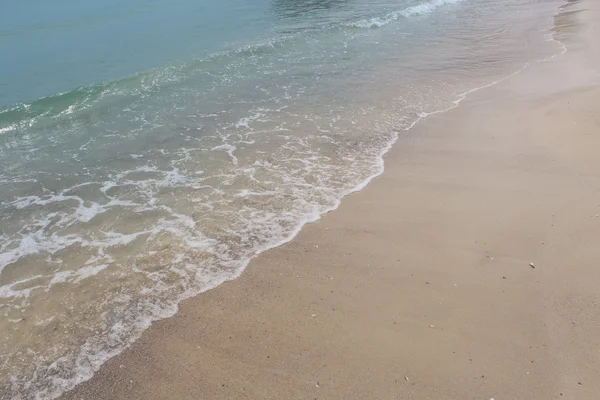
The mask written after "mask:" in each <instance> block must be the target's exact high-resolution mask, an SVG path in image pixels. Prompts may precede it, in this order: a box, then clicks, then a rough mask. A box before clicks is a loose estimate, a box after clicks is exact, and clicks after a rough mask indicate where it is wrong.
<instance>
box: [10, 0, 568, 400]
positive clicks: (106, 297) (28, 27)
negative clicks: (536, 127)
mask: <svg viewBox="0 0 600 400" xmlns="http://www.w3.org/2000/svg"><path fill="white" fill-rule="evenodd" d="M35 3H36V7H32V5H31V4H28V6H27V7H26V8H25V5H23V4H21V3H18V4H17V3H16V2H14V4H10V5H9V6H8V7H9V10H10V11H11V12H8V13H3V14H2V15H1V16H0V27H1V28H0V54H2V56H3V60H10V62H8V63H6V62H3V63H0V110H1V111H0V239H1V240H0V312H1V313H2V320H0V334H1V335H2V339H3V340H2V342H1V343H0V355H1V357H2V360H3V362H2V364H1V365H0V396H1V397H0V398H53V397H56V396H57V395H59V394H60V393H62V392H63V391H65V390H68V389H69V388H71V387H73V385H75V384H76V383H78V382H81V381H83V380H85V379H89V378H90V377H91V376H92V374H93V373H94V371H96V370H97V368H98V367H99V366H100V365H101V364H102V363H103V362H104V361H105V360H106V359H107V358H109V357H111V356H113V355H115V354H118V353H119V352H120V351H122V350H123V349H124V348H125V347H126V346H127V345H128V344H129V343H131V341H132V340H135V338H136V337H138V336H139V334H140V333H141V332H142V331H143V330H144V329H146V328H147V327H148V326H149V325H150V324H151V322H152V321H153V320H156V319H160V318H164V317H167V316H170V315H172V314H174V313H175V312H176V309H177V303H178V302H179V301H181V300H182V299H184V298H187V297H190V296H193V295H196V294H198V293H201V292H202V291H205V290H208V289H210V288H213V287H215V286H217V285H219V284H220V283H222V282H223V281H225V280H229V279H233V278H235V277H237V276H238V275H239V274H240V273H241V271H242V270H243V269H244V267H245V266H246V265H247V263H248V261H249V260H250V259H251V258H252V257H253V256H254V255H256V254H257V253H259V252H261V251H264V250H265V249H268V248H271V247H273V246H276V245H278V244H280V243H282V242H284V241H286V240H289V239H290V238H291V237H293V236H294V235H295V234H296V233H297V231H298V230H299V229H300V228H301V227H302V226H303V225H304V224H305V223H306V222H309V221H313V220H315V219H317V218H318V217H319V216H320V215H321V214H322V213H324V212H327V211H328V210H331V209H334V208H335V207H337V205H338V203H339V201H340V199H341V198H342V197H343V196H344V195H346V194H348V193H350V192H351V191H354V190H357V189H358V188H360V187H361V186H362V185H364V184H365V183H366V182H368V180H369V179H371V178H372V177H373V176H376V175H377V174H379V173H381V171H382V170H383V162H382V155H383V154H384V153H385V152H386V151H387V150H388V149H389V146H391V145H392V144H393V143H394V141H395V140H396V138H397V135H398V134H399V133H400V132H403V131H404V130H406V129H408V128H409V127H410V126H412V125H413V124H414V123H415V121H417V120H419V119H420V118H422V117H423V116H425V115H426V114H427V113H431V112H435V111H437V110H443V109H446V108H448V107H452V106H453V105H454V104H455V102H456V100H457V99H459V98H460V97H461V95H462V94H463V93H465V92H467V91H469V90H472V89H474V88H476V87H481V86H484V85H487V84H489V83H490V82H493V81H495V80H497V79H500V78H502V77H504V76H507V75H508V74H510V73H513V72H515V71H517V70H519V69H520V68H522V67H523V66H524V65H525V64H526V63H527V62H530V61H532V60H536V59H541V58H544V57H547V56H549V55H551V54H553V53H556V52H557V51H558V49H559V47H560V46H557V45H556V43H553V42H551V41H549V36H548V35H549V30H548V29H549V27H550V24H551V22H552V18H551V17H552V15H553V13H554V12H555V10H556V7H557V5H558V4H560V3H559V2H556V1H549V0H505V1H492V0H463V1H458V0H430V1H425V0H421V1H416V0H408V1H407V0H398V1H372V0H354V1H343V0H311V1H298V0H296V1H293V0H271V1H266V0H265V1H256V2H252V4H251V5H249V4H247V2H242V1H239V0H228V1H220V2H210V1H207V2H200V3H201V4H199V3H198V2H193V1H191V0H178V1H175V2H169V3H167V2H164V1H158V0H155V1H152V2H146V1H133V2H128V6H123V5H122V4H121V2H116V1H109V2H103V3H102V4H91V5H90V4H85V5H83V4H80V2H74V1H66V0H65V1H62V2H61V5H62V6H61V7H59V8H57V6H56V4H53V5H52V6H50V5H48V4H46V2H41V1H36V2H35ZM448 134H449V135H451V134H452V132H448Z"/></svg>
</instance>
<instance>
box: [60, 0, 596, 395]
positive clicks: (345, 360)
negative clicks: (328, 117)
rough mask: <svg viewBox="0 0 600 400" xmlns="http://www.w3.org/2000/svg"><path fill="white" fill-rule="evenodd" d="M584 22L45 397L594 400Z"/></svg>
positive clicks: (588, 26)
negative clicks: (304, 222) (291, 231)
mask: <svg viewBox="0 0 600 400" xmlns="http://www.w3.org/2000/svg"><path fill="white" fill-rule="evenodd" d="M581 10H584V11H581ZM580 11H581V12H580ZM599 18H600V5H599V4H597V3H596V2H594V1H591V0H588V1H582V2H570V3H569V5H568V6H566V7H565V9H564V10H563V13H562V14H561V15H560V16H559V17H557V19H556V29H555V30H556V35H557V37H558V38H559V39H561V40H562V41H563V42H564V43H565V44H566V45H567V47H568V49H569V51H568V52H567V53H566V54H564V55H561V56H558V57H556V58H554V59H552V60H549V61H546V62H543V63H535V64H534V65H532V66H530V67H529V68H528V69H526V70H525V71H523V72H522V73H520V74H518V75H516V76H513V77H511V78H509V79H507V80H505V81H503V82H501V83H499V84H498V85H496V86H494V87H491V88H486V89H482V90H481V91H478V92H476V93H473V94H471V95H470V96H469V97H468V98H467V99H466V100H465V101H463V103H462V104H461V105H460V107H458V108H455V109H453V110H451V111H449V112H446V113H444V114H437V115H434V116H431V117H429V118H427V119H426V120H425V121H423V122H421V123H419V124H418V125H417V126H416V127H415V128H414V129H413V130H411V131H409V132H407V133H405V134H403V135H402V136H401V138H400V139H399V141H398V143H397V144H396V145H395V147H394V148H393V149H392V150H391V151H390V153H388V155H387V156H386V171H385V173H384V174H383V175H382V176H380V177H379V178H377V179H376V180H374V181H373V182H372V183H371V184H370V185H369V186H368V187H367V188H366V189H365V190H364V191H362V192H360V193H357V194H354V195H352V196H349V197H348V198H346V199H344V201H343V203H342V205H341V206H340V208H339V209H338V210H336V211H334V212H332V213H330V214H328V215H326V216H324V217H323V218H322V219H321V220H320V221H318V222H317V223H314V224H311V225H308V226H306V227H305V228H304V229H303V230H302V232H301V233H300V234H299V235H298V236H297V237H296V238H295V239H294V240H293V241H292V242H290V243H289V244H287V245H285V246H282V247H279V248H277V249H274V250H271V251H268V252H266V253H264V254H262V255H260V256H259V257H257V258H256V259H255V260H254V261H253V262H252V263H251V265H250V266H249V267H248V269H247V270H246V272H245V273H244V274H243V276H242V277H241V278H239V279H238V280H236V281H233V282H229V283H226V284H224V285H222V286H220V287H219V288H217V289H215V290H212V291H210V292H208V293H205V294H203V295H200V296H198V297H196V298H193V299H191V300H188V301H186V302H184V303H182V305H181V310H180V312H179V313H178V314H177V315H176V316H175V317H173V318H170V319H167V320H164V321H160V322H158V323H155V324H154V325H153V326H152V328H151V329H149V330H148V331H147V332H146V333H145V334H144V335H143V337H142V338H141V339H140V340H138V341H137V342H136V343H135V344H134V345H133V346H132V347H131V348H130V349H129V350H127V351H126V352H124V353H123V354H121V355H120V356H118V357H116V358H114V359H112V360H110V361H109V362H107V363H106V364H105V365H104V366H103V367H102V369H101V370H100V371H99V372H98V374H97V375H96V376H95V377H94V378H93V379H92V380H90V381H89V382H86V383H84V384H82V385H80V386H79V387H77V388H76V389H74V390H73V391H71V392H70V393H69V394H67V395H66V396H64V398H65V399H94V400H96V399H311V400H312V399H404V400H410V399H419V400H422V399H444V400H445V399H456V400H465V399H483V400H487V399H490V398H494V399H496V400H502V399H510V400H516V399H523V400H531V399H578V400H581V399H600V379H599V376H600V335H599V334H598V332H600V305H599V304H600V290H599V287H600V245H599V244H598V243H599V240H600V156H599V154H598V152H599V151H600V44H599V43H598V41H597V38H599V37H600V27H599V26H598V23H597V21H600V19H599ZM559 48H560V46H559V45H557V51H560V49H559Z"/></svg>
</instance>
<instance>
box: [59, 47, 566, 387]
mask: <svg viewBox="0 0 600 400" xmlns="http://www.w3.org/2000/svg"><path fill="white" fill-rule="evenodd" d="M553 57H555V56H553ZM553 57H552V58H553ZM536 63H537V62H535V61H534V62H532V63H531V64H534V65H535V64H536ZM530 68H531V66H529V68H528V66H525V67H523V69H521V70H519V71H517V72H515V73H512V74H510V75H509V76H507V77H505V78H503V79H501V80H499V81H496V82H494V83H491V84H488V85H485V86H483V87H480V88H476V89H473V90H471V91H468V92H466V93H465V96H464V97H461V98H460V99H458V100H457V101H456V103H455V104H456V105H455V106H453V107H451V108H449V109H447V110H443V111H436V112H433V113H431V114H428V117H429V116H433V115H434V114H435V115H436V117H435V118H437V119H438V120H436V121H433V122H430V120H431V119H432V118H421V119H418V120H417V121H415V122H414V123H413V125H412V126H411V130H412V131H413V133H412V135H411V137H410V138H403V139H405V140H404V141H406V140H408V141H412V142H419V139H418V138H416V136H419V135H420V134H425V133H426V132H428V131H429V130H432V131H434V132H435V131H436V130H438V131H439V124H440V121H439V119H442V120H443V119H454V120H455V119H456V116H452V115H451V116H449V117H448V114H449V113H454V112H455V110H456V109H457V107H458V105H459V104H460V103H461V102H462V101H463V100H465V102H466V103H469V106H472V104H473V103H477V101H482V100H481V99H480V97H483V98H486V95H485V94H481V92H482V90H481V89H488V88H491V87H494V86H496V85H498V84H500V83H504V82H505V81H507V80H512V79H513V78H514V77H515V76H517V75H519V74H521V73H523V71H524V70H530ZM475 92H478V93H477V94H474V93H475ZM471 94H473V97H477V98H472V96H471ZM467 95H468V96H469V97H467ZM461 109H462V108H461ZM464 113H467V114H468V112H467V111H461V112H460V113H459V114H464ZM421 121H423V122H422V123H421V124H419V122H421ZM454 122H455V121H454ZM414 129H417V130H418V131H419V133H414V132H415V131H414ZM424 136H426V135H424ZM397 141H398V138H397V139H396V140H395V141H394V143H395V142H397ZM394 143H392V144H391V145H390V146H389V149H387V151H386V152H385V153H384V154H383V155H382V157H386V158H388V157H389V158H392V157H393V158H394V159H393V160H392V162H395V163H398V159H397V158H398V155H397V154H394V155H390V153H392V152H395V153H403V152H405V151H406V150H405V149H398V148H397V147H398V146H394ZM393 146H394V148H392V147H393ZM420 150H423V149H420ZM413 161H414V160H413ZM386 164H387V161H386ZM384 172H385V173H386V174H388V172H387V168H386V171H384V170H383V168H382V171H381V172H380V173H379V174H376V175H374V176H372V177H371V178H369V179H367V180H366V182H365V183H363V184H362V185H358V186H357V188H356V189H355V190H353V191H351V192H349V193H348V194H346V195H345V196H344V197H343V200H344V201H343V202H341V200H340V203H338V204H337V207H336V208H334V209H333V210H331V211H335V213H331V211H327V212H326V213H324V214H321V215H320V216H319V218H317V219H316V220H315V221H316V222H315V221H310V222H308V223H306V224H304V225H303V226H302V227H301V228H300V229H299V230H298V232H296V234H294V235H293V236H292V237H291V238H290V239H289V240H286V241H285V242H283V243H281V244H279V245H277V246H276V247H274V248H269V249H266V250H264V251H261V252H260V253H258V254H260V255H258V254H257V256H255V258H253V259H252V260H251V261H250V263H251V264H261V263H266V264H267V265H268V264H270V263H279V262H282V261H288V259H289V258H290V257H294V256H297V255H298V254H297V252H298V248H300V247H302V246H306V243H307V240H308V243H310V244H312V243H314V242H318V241H314V240H310V238H311V237H321V236H322V235H324V234H326V231H328V230H330V229H333V228H331V227H328V226H327V225H328V224H329V222H327V223H322V221H323V220H324V219H325V218H330V219H333V217H330V215H333V214H336V213H338V212H339V210H340V208H341V207H345V208H346V209H349V208H352V207H354V206H355V205H354V206H353V205H352V204H350V205H346V204H345V203H346V202H347V201H348V200H349V199H352V200H353V202H352V203H357V202H359V200H356V197H358V196H361V195H363V193H364V192H365V191H367V190H369V189H370V188H371V185H374V184H375V182H377V181H379V179H380V178H381V177H383V176H385V175H386V174H384ZM375 178H378V179H377V180H375ZM367 185H369V186H368V187H367ZM379 186H381V185H379ZM363 189H364V190H363ZM371 191H377V189H372V190H371ZM350 194H352V195H353V196H349V195H350ZM386 196H387V195H386ZM363 197H365V196H363ZM371 197H373V196H372V195H371ZM387 197H389V196H387ZM340 204H341V206H340ZM345 214H346V216H348V214H352V212H350V213H348V212H347V211H346V212H345ZM338 217H339V216H338ZM336 219H337V220H339V218H336ZM336 223H337V224H338V225H337V228H338V229H341V230H342V231H349V230H352V228H351V227H349V226H348V224H347V223H346V222H340V221H337V222H336ZM323 225H325V226H324V227H323ZM334 225H335V223H334ZM340 226H343V228H340ZM350 226H352V227H356V228H360V227H361V225H356V226H353V225H352V224H350ZM379 228H381V226H379V227H378V229H379ZM305 230H308V231H309V232H304V231H305ZM300 237H301V238H300ZM296 241H298V242H300V243H295V242H296ZM324 242H326V241H324ZM319 244H320V242H319ZM315 246H316V247H315V248H318V245H315ZM334 247H335V246H334ZM267 250H269V251H267ZM304 252H308V250H304ZM310 252H311V253H312V252H313V250H311V251H310ZM271 253H275V254H271ZM412 256H413V257H414V256H415V255H414V254H412ZM323 257H324V255H323V254H321V252H317V254H314V255H313V254H310V256H309V258H310V259H311V260H312V261H316V262H320V263H321V262H322V261H324V260H323ZM300 258H303V257H300ZM265 259H266V260H265ZM327 259H328V257H325V260H327ZM329 261H331V260H329ZM247 267H248V266H246V268H247ZM296 267H299V266H296ZM246 268H244V269H243V270H242V271H241V273H243V275H242V276H241V277H240V278H237V279H236V280H233V281H227V282H225V283H223V284H221V285H219V286H218V287H216V288H213V289H210V291H208V292H204V293H202V296H196V297H193V298H190V299H188V300H185V301H184V302H182V303H181V304H180V311H179V312H178V313H177V314H176V315H175V316H173V317H171V318H169V319H167V320H160V321H157V322H154V323H153V326H152V327H151V328H149V329H148V330H147V331H145V332H144V333H143V334H142V336H143V337H142V339H141V340H138V341H136V342H135V343H134V344H133V345H132V346H131V348H130V349H128V350H125V352H124V353H122V354H120V355H118V356H116V357H114V358H112V359H111V360H109V361H108V362H107V363H106V364H105V365H104V366H102V368H101V370H100V373H98V374H97V375H96V376H94V377H93V378H92V379H91V380H90V381H88V382H87V383H83V384H81V385H79V386H78V387H77V388H75V389H74V390H73V391H71V392H69V393H67V394H66V395H65V396H64V398H149V397H147V395H148V393H150V392H144V393H142V391H140V390H142V389H140V388H139V387H131V386H132V385H133V383H134V382H136V383H137V384H139V385H141V386H144V385H147V386H148V387H150V386H152V385H154V383H153V382H150V380H152V379H153V377H156V371H155V372H154V373H152V372H149V371H142V370H141V369H142V364H139V362H140V361H143V360H144V357H145V356H144V355H147V354H151V353H154V352H155V351H156V352H159V353H160V352H162V350H161V349H160V342H161V341H160V340H158V339H157V337H160V336H162V337H163V338H165V337H168V331H169V330H172V331H173V332H177V333H179V334H183V335H186V334H189V332H187V333H186V332H184V331H185V330H186V329H188V331H189V330H190V329H191V330H194V329H195V328H194V327H193V326H191V325H193V323H190V321H189V319H190V318H196V317H198V314H199V313H200V314H201V312H200V311H198V310H196V311H192V310H191V309H194V308H195V307H194V306H192V305H191V303H200V305H201V307H207V308H211V307H213V308H214V307H216V309H218V310H216V309H212V310H211V313H215V312H217V311H218V313H226V311H225V310H224V308H226V306H225V305H224V304H227V299H228V298H229V297H230V295H231V294H228V293H227V291H228V290H230V287H231V286H232V285H235V286H236V289H235V290H236V291H235V293H236V294H240V293H241V294H244V295H245V296H250V297H253V296H258V297H259V298H260V290H258V291H257V293H256V294H252V293H250V292H252V290H256V289H263V290H264V289H265V288H257V287H252V290H250V291H248V290H247V288H246V289H245V288H243V286H244V285H248V284H249V282H250V283H251V284H252V282H254V283H255V282H261V283H263V284H264V283H265V282H268V283H269V284H274V283H273V281H272V280H269V279H268V277H269V276H273V275H276V273H275V272H269V273H268V276H267V277H258V276H257V275H258V270H259V269H261V268H264V267H261V265H254V267H252V268H248V270H247V271H246ZM267 268H269V269H272V267H267ZM251 269H253V270H254V271H250V270H251ZM300 269H301V268H300ZM313 269H314V267H313ZM244 271H245V272H244ZM326 272H327V269H325V270H323V271H319V272H316V271H312V272H311V273H312V274H317V275H318V274H325V273H326ZM439 272H440V271H438V273H439ZM247 274H249V275H251V276H248V277H246V276H245V275H247ZM290 278H291V277H289V276H288V277H287V278H286V279H285V281H289V280H290ZM265 279H266V280H265ZM331 280H333V277H332V278H331ZM313 283H314V282H313ZM380 283H381V282H380ZM341 285H343V283H342V284H341ZM426 285H430V282H429V281H427V282H426ZM238 287H239V288H238ZM303 290H305V291H306V290H309V289H307V287H303ZM217 291H219V292H220V293H214V294H213V292H217ZM211 294H212V295H211ZM207 295H209V297H208V298H204V297H205V296H207ZM292 296H294V294H292ZM278 297H281V294H279V295H278ZM200 298H202V299H200ZM221 300H225V302H224V303H222V304H223V305H222V304H221V303H219V302H220V301H221ZM254 300H255V301H256V300H257V299H256V298H254ZM215 302H217V303H219V304H215ZM184 303H185V304H184ZM238 305H240V304H238ZM271 305H272V306H273V304H271ZM180 314H181V315H180ZM194 314H196V315H194ZM318 315H319V314H310V316H309V317H310V318H313V319H314V318H317V316H318ZM229 317H232V316H229ZM229 317H228V318H225V319H230V318H229ZM203 318H205V317H204V316H202V317H199V319H200V320H202V319H203ZM232 318H235V317H232ZM186 320H187V321H186ZM209 320H210V318H209ZM278 321H279V322H283V321H282V320H281V319H279V320H278ZM309 321H310V320H309ZM221 322H227V321H221ZM229 322H230V323H234V322H235V321H229ZM263 323H264V322H263ZM196 324H197V327H200V326H201V325H199V324H200V323H198V322H196ZM256 324H258V322H256ZM159 325H160V326H159ZM436 327H437V325H434V324H431V325H430V326H429V328H430V329H433V330H435V328H436ZM207 331H208V332H201V333H200V334H199V336H201V337H202V336H205V335H206V336H208V335H211V332H212V333H213V334H214V333H215V332H214V329H207ZM224 331H225V330H224ZM224 331H223V332H224ZM196 333H198V332H196ZM305 333H306V332H305ZM380 333H381V332H380ZM413 333H414V332H413ZM165 335H166V336H165ZM301 336H303V335H301ZM152 337H154V338H155V339H153V338H152ZM324 337H325V336H324ZM155 340H156V341H155ZM243 342H244V341H243V340H242V342H241V344H242V345H243ZM251 342H253V341H251ZM148 346H150V347H148ZM167 347H168V346H167ZM201 347H202V346H201ZM224 347H227V346H224ZM284 347H285V346H284ZM178 350H181V349H178ZM205 350H206V349H203V350H202V351H199V353H203V352H204V351H205ZM216 350H218V349H216V348H213V349H212V351H213V352H216ZM238 350H240V349H238ZM173 351H175V350H173ZM250 353H254V351H250ZM140 354H143V355H142V356H140ZM238 356H241V354H238ZM165 357H167V358H169V360H170V361H175V360H174V359H173V358H172V356H165ZM242 358H245V357H242ZM150 359H153V357H150ZM147 360H149V359H146V361H147ZM227 361H231V360H227ZM129 364H133V365H135V364H137V366H138V367H139V369H135V368H134V369H131V368H130V367H129V366H128V365H129ZM117 365H118V366H117ZM121 365H123V367H121ZM176 365H177V364H174V365H172V366H173V367H175V368H177V366H176ZM215 367H216V368H217V369H219V368H221V367H219V366H218V365H215ZM152 368H156V366H155V367H152ZM160 369H161V370H162V368H160ZM124 370H125V371H124ZM120 371H122V372H125V373H124V374H123V375H124V376H126V375H131V376H133V375H136V376H141V377H144V379H142V380H139V381H137V380H135V381H134V380H133V379H131V380H130V383H129V384H128V383H127V382H126V378H125V377H121V376H120V375H121V373H120ZM273 373H274V372H273ZM400 375H402V374H400ZM223 376H225V375H223ZM218 377H219V375H217V376H215V377H214V378H215V379H216V378H218ZM407 377H408V376H407ZM400 378H402V376H400ZM190 379H191V378H189V379H187V380H184V382H183V383H185V384H192V383H193V382H191V381H190ZM405 381H406V382H412V381H411V380H410V378H408V379H405ZM317 382H319V381H317ZM115 383H117V384H118V385H119V387H120V389H119V390H118V392H117V393H115V392H114V391H113V390H114V389H113V385H114V384H115ZM179 383H182V382H179ZM394 383H398V382H394ZM107 385H108V386H107ZM223 385H224V386H221V387H226V386H227V384H223ZM412 385H414V383H413V384H412ZM133 386H136V385H133ZM188 386H189V385H188ZM208 386H211V385H207V387H208ZM314 386H315V388H317V389H319V388H321V386H323V385H322V382H321V383H316V384H315V385H314ZM407 386H410V385H408V384H407ZM99 389H101V390H102V391H101V392H99V391H98V390H99ZM311 389H312V388H311ZM379 389H381V388H378V390H379ZM178 390H179V389H178ZM181 390H184V389H181ZM198 390H200V391H199V392H195V393H194V395H198V394H203V395H205V396H209V398H221V397H219V396H224V397H223V398H233V397H228V396H229V395H226V394H225V393H212V392H210V391H207V389H198ZM402 390H404V389H402ZM307 391H308V389H307ZM136 393H137V394H136ZM164 393H167V392H163V394H164ZM348 393H350V392H348ZM367 393H368V392H365V393H364V394H365V395H366V394H367ZM179 394H180V395H181V397H179V396H178V397H177V398H188V397H186V395H185V394H183V392H179ZM277 394H278V395H281V396H282V397H280V398H287V396H286V394H285V392H277ZM304 394H306V395H308V392H307V393H302V395H304ZM382 394H383V392H382ZM289 395H290V396H289V397H290V398H291V396H292V395H293V396H297V395H299V393H289ZM329 395H330V396H333V397H332V398H337V395H336V392H335V391H334V392H330V393H329ZM86 396H92V397H86ZM136 396H137V397H136ZM157 396H158V397H155V398H164V397H161V396H160V395H159V394H157ZM255 396H257V397H255ZM310 396H312V392H311V394H310ZM421 396H422V394H421ZM234 397H235V398H263V397H262V396H260V395H259V394H258V393H256V392H254V391H253V395H250V396H249V397H248V395H247V394H246V395H243V393H237V394H236V395H235V396H234ZM190 398H192V397H190ZM344 398H350V397H344ZM352 398H354V397H352ZM356 398H360V397H356ZM401 398H404V397H401ZM410 398H413V397H410ZM414 398H428V397H414ZM452 398H454V397H452ZM509 398H510V397H509Z"/></svg>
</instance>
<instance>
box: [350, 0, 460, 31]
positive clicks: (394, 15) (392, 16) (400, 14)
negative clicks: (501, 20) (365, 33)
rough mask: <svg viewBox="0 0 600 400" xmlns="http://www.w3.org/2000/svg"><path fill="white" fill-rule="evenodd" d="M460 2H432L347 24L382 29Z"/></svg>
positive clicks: (446, 0) (453, 0) (435, 0)
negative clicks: (399, 21)
mask: <svg viewBox="0 0 600 400" xmlns="http://www.w3.org/2000/svg"><path fill="white" fill-rule="evenodd" d="M460 1H461V0H432V1H428V2H425V3H421V4H418V5H415V6H411V7H408V8H404V9H402V10H398V11H392V12H389V13H387V14H385V15H382V16H379V17H372V18H368V19H362V20H360V21H355V22H350V23H348V24H346V26H348V27H352V28H362V29H372V28H381V27H383V26H385V25H388V24H390V23H392V22H395V21H398V20H399V19H401V18H410V17H414V16H417V15H424V14H430V13H432V12H433V11H434V10H435V9H436V8H438V7H441V6H444V5H447V4H455V3H458V2H460Z"/></svg>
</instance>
